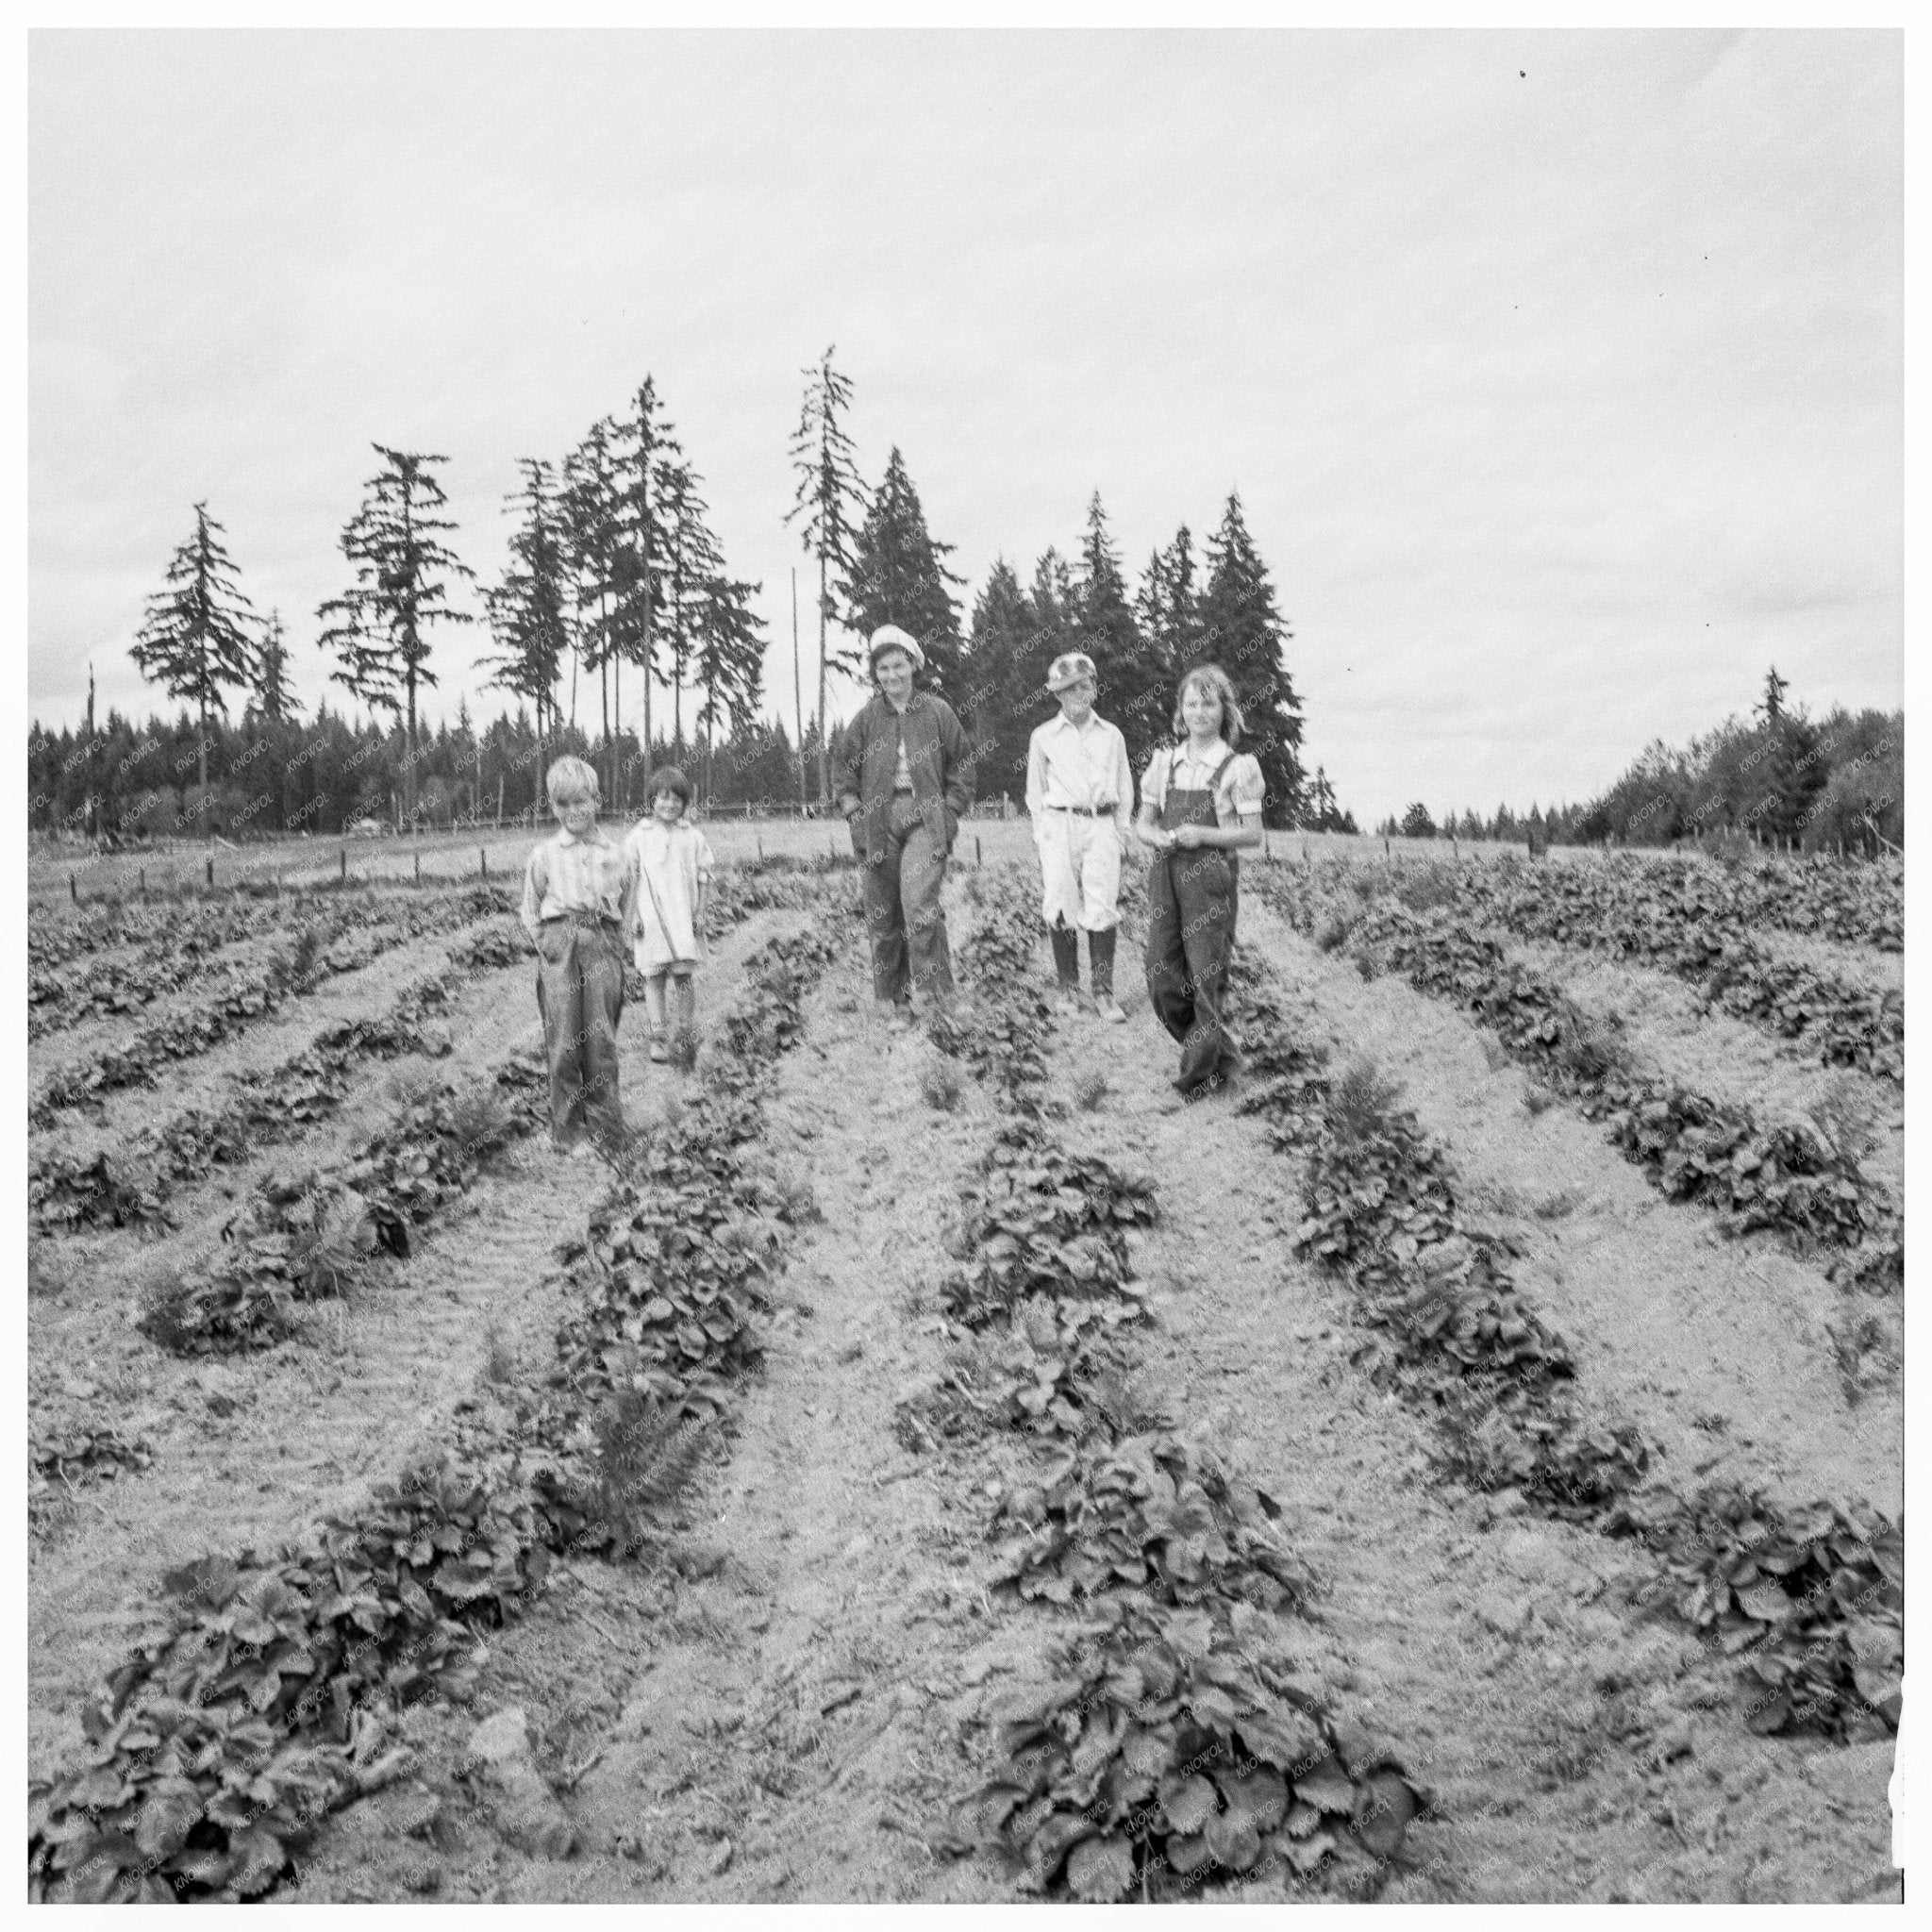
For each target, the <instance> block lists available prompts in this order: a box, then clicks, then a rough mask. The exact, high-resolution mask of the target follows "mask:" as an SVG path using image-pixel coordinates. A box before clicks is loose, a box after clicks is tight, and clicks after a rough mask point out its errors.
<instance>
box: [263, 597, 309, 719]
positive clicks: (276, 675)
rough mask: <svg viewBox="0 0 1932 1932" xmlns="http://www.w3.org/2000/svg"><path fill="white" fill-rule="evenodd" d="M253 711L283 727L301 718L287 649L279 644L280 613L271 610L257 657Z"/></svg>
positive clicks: (280, 633)
mask: <svg viewBox="0 0 1932 1932" xmlns="http://www.w3.org/2000/svg"><path fill="white" fill-rule="evenodd" d="M255 708H256V709H257V710H258V711H259V712H260V713H261V715H262V716H263V717H264V718H269V719H273V720H274V721H275V724H288V723H289V722H290V721H291V720H292V719H295V718H299V717H300V716H301V715H302V706H301V704H300V702H299V701H298V700H297V698H296V696H295V693H294V692H293V691H291V689H290V688H289V647H288V646H287V645H286V644H285V643H284V642H283V641H282V613H281V612H280V611H279V610H271V611H270V612H269V614H268V625H267V626H266V628H265V629H264V630H263V632H262V638H261V646H260V649H259V650H258V653H257V654H256V664H255Z"/></svg>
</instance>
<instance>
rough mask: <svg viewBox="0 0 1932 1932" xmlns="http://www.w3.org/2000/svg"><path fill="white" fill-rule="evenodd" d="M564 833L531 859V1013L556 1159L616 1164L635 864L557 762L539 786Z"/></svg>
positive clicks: (566, 767)
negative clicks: (545, 1076)
mask: <svg viewBox="0 0 1932 1932" xmlns="http://www.w3.org/2000/svg"><path fill="white" fill-rule="evenodd" d="M543 783H544V790H545V791H546V792H547V793H548V794H549V798H550V809H551V811H552V812H553V813H555V814H556V817H557V821H558V826H559V827H560V829H559V830H558V833H557V836H556V837H555V838H553V839H548V840H546V841H544V842H543V843H542V844H541V845H540V846H538V847H537V849H536V850H535V851H534V852H532V853H531V854H530V862H529V865H528V866H527V867H526V868H525V873H524V903H523V908H522V918H523V922H524V929H525V931H526V932H527V933H528V934H529V935H530V938H531V940H532V941H534V942H535V944H536V948H537V1010H538V1011H539V1012H540V1013H541V1015H542V1017H543V1058H544V1060H545V1062H546V1064H547V1065H548V1067H549V1071H550V1134H551V1140H552V1143H553V1144H554V1145H555V1146H556V1147H557V1149H558V1152H559V1153H569V1154H575V1155H578V1156H583V1155H588V1154H591V1153H593V1152H595V1151H596V1150H597V1149H599V1148H601V1149H602V1150H603V1151H604V1152H605V1153H606V1154H607V1155H610V1156H615V1155H616V1154H617V1153H619V1152H620V1151H621V1150H622V1149H623V1146H624V1143H625V1125H624V1108H623V1107H622V1106H621V1105H620V1104H619V1102H618V1096H617V1023H618V1021H619V1019H620V1018H621V1017H622V1015H623V1012H624V967H625V943H624V936H625V933H626V932H627V931H628V930H629V928H630V925H631V922H632V920H633V918H634V917H635V915H636V912H637V898H638V869H637V858H636V855H635V854H634V853H632V852H631V851H629V850H628V849H627V848H626V847H625V846H624V845H621V844H619V843H618V841H616V840H615V839H613V838H612V837H611V836H610V834H609V833H608V832H607V831H605V830H604V829H603V827H602V826H600V825H599V824H598V823H597V805H598V788H597V774H596V773H595V771H593V770H592V769H591V766H590V765H588V764H586V763H585V762H584V760H583V759H582V758H558V760H557V762H556V763H555V764H554V765H552V766H551V768H550V770H549V772H548V774H546V776H545V778H544V781H543Z"/></svg>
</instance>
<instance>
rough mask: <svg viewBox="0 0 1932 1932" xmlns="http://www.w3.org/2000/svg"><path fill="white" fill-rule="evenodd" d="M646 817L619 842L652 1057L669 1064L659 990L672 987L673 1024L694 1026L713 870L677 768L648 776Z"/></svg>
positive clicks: (688, 787)
mask: <svg viewBox="0 0 1932 1932" xmlns="http://www.w3.org/2000/svg"><path fill="white" fill-rule="evenodd" d="M649 792H650V799H651V812H650V816H649V817H648V818H643V819H640V820H639V821H638V823H637V824H636V825H635V826H633V827H632V829H631V833H630V837H629V838H628V839H627V840H626V841H625V843H626V844H627V845H628V846H629V847H630V849H631V850H632V851H633V852H634V853H635V854H636V856H637V864H638V893H637V913H636V927H635V931H636V946H635V952H634V957H635V958H636V960H637V968H638V971H639V972H640V973H641V974H643V976H644V1011H645V1014H646V1016H647V1017H648V1019H649V1021H650V1028H651V1058H653V1059H654V1060H668V1059H669V1058H671V1052H670V1046H669V1033H670V1027H668V1026H667V1024H666V1013H665V987H664V982H665V981H666V980H667V979H668V980H670V981H671V986H672V995H671V996H672V1001H673V1002H674V1004H675V1018H674V1019H673V1021H672V1023H671V1024H672V1025H674V1026H675V1029H676V1030H677V1031H679V1032H687V1031H689V1030H690V1029H691V1028H692V1027H693V1026H694V1025H695V1024H696V1022H697V994H696V991H695V990H694V989H693V987H692V985H691V974H692V972H693V971H694V970H695V968H696V966H697V963H698V961H699V960H700V959H702V958H706V957H707V947H706V943H705V910H706V908H707V907H708V905H709V903H710V897H711V876H712V874H713V873H714V872H715V871H716V870H717V863H718V861H717V859H716V858H714V857H713V856H712V852H711V846H710V841H708V839H707V838H706V837H705V835H704V833H703V832H701V831H700V830H699V829H698V828H697V826H696V825H694V824H691V822H690V820H689V818H688V817H687V816H686V814H687V813H688V812H689V810H690V808H691V780H690V779H689V778H687V777H686V776H685V775H684V774H683V773H682V772H680V771H679V770H678V769H677V767H676V766H675V765H665V766H663V767H662V768H661V769H659V770H658V771H656V772H654V773H652V774H651V780H650V786H649Z"/></svg>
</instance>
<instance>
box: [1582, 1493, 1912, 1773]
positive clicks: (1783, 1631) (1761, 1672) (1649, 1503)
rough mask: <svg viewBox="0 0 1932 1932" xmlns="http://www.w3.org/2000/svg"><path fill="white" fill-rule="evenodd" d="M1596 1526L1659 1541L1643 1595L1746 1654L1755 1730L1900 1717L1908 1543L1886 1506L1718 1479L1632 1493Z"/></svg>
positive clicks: (1855, 1724)
mask: <svg viewBox="0 0 1932 1932" xmlns="http://www.w3.org/2000/svg"><path fill="white" fill-rule="evenodd" d="M1607 1527H1608V1528H1609V1530H1610V1531H1611V1533H1612V1534H1616V1535H1625V1536H1633V1537H1636V1538H1638V1539H1639V1540H1640V1541H1643V1542H1644V1543H1646V1544H1647V1545H1649V1546H1650V1547H1651V1548H1652V1549H1654V1550H1656V1551H1657V1554H1658V1556H1659V1557H1660V1559H1661V1562H1662V1566H1663V1574H1662V1577H1661V1578H1660V1579H1659V1581H1658V1583H1657V1587H1656V1591H1655V1592H1654V1595H1655V1596H1657V1597H1661V1598H1663V1599H1664V1600H1665V1601H1666V1602H1667V1604H1668V1606H1669V1607H1671V1608H1672V1609H1674V1611H1675V1612H1676V1613H1677V1614H1678V1615H1679V1616H1681V1617H1682V1618H1684V1620H1685V1621H1686V1622H1688V1623H1689V1624H1691V1626H1692V1627H1693V1628H1694V1629H1696V1630H1698V1631H1700V1632H1703V1633H1705V1634H1707V1635H1708V1636H1711V1637H1714V1638H1715V1639H1716V1640H1717V1641H1719V1642H1720V1643H1721V1644H1722V1646H1723V1648H1724V1652H1725V1654H1726V1655H1727V1656H1742V1657H1744V1658H1745V1659H1746V1663H1745V1669H1746V1674H1747V1675H1746V1686H1747V1691H1748V1693H1749V1694H1748V1697H1747V1703H1746V1708H1745V1721H1746V1722H1747V1723H1748V1724H1750V1726H1751V1728H1752V1729H1753V1730H1755V1731H1766V1732H1769V1731H1780V1730H1786V1729H1792V1728H1802V1727H1806V1726H1813V1727H1816V1728H1820V1729H1824V1730H1828V1731H1832V1732H1834V1733H1836V1734H1838V1735H1840V1736H1842V1737H1847V1738H1850V1739H1852V1740H1865V1739H1874V1738H1884V1737H1886V1736H1887V1735H1889V1734H1890V1732H1892V1731H1895V1730H1896V1729H1897V1728H1898V1722H1899V1712H1900V1708H1901V1704H1902V1698H1903V1693H1902V1684H1901V1676H1902V1673H1903V1670H1904V1656H1905V1545H1904V1539H1903V1537H1902V1535H1901V1533H1900V1531H1899V1530H1898V1528H1897V1527H1896V1526H1894V1525H1893V1524H1890V1523H1888V1522H1886V1521H1885V1519H1884V1518H1882V1517H1880V1516H1878V1515H1877V1514H1876V1513H1875V1512H1874V1511H1871V1510H1864V1509H1861V1510H1857V1511H1851V1512H1847V1511H1845V1510H1841V1509H1839V1508H1836V1507H1833V1506H1832V1505H1831V1504H1828V1503H1813V1504H1810V1505H1808V1506H1807V1507H1803V1508H1799V1509H1794V1510H1790V1511H1787V1510H1785V1509H1782V1508H1780V1507H1777V1506H1776V1505H1774V1504H1773V1503H1771V1502H1769V1501H1768V1500H1767V1499H1766V1498H1765V1497H1763V1496H1761V1495H1757V1494H1755V1493H1747V1492H1746V1491H1742V1490H1740V1489H1738V1488H1736V1487H1735V1486H1728V1485H1726V1486H1720V1487H1715V1488H1710V1489H1705V1490H1700V1491H1697V1493H1696V1494H1695V1495H1693V1496H1691V1497H1690V1498H1689V1499H1686V1498H1683V1497H1680V1496H1677V1495H1675V1494H1674V1493H1672V1492H1671V1491H1651V1492H1647V1493H1645V1494H1643V1495H1641V1496H1637V1497H1633V1498H1631V1499H1629V1500H1628V1501H1626V1502H1624V1503H1622V1504H1620V1505H1619V1506H1618V1507H1617V1508H1616V1509H1615V1510H1614V1511H1613V1512H1612V1513H1611V1515H1610V1517H1609V1520H1608V1523H1607Z"/></svg>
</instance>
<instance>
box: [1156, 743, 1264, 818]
mask: <svg viewBox="0 0 1932 1932" xmlns="http://www.w3.org/2000/svg"><path fill="white" fill-rule="evenodd" d="M1227 755H1228V754H1227V746H1226V745H1225V744H1224V742H1223V741H1221V740H1220V739H1218V738H1217V739H1216V740H1215V741H1214V742H1213V743H1212V744H1211V745H1209V746H1208V756H1207V757H1206V758H1195V757H1194V756H1193V754H1192V752H1191V751H1190V750H1189V748H1188V745H1187V744H1175V745H1163V746H1162V747H1161V749H1160V750H1158V752H1156V753H1155V754H1154V756H1153V757H1152V758H1149V759H1148V760H1147V775H1146V776H1145V777H1144V778H1142V779H1141V808H1142V809H1143V810H1144V809H1149V808H1151V809H1152V810H1153V811H1154V812H1155V814H1156V815H1157V816H1158V814H1159V811H1160V808H1161V807H1162V806H1163V805H1165V804H1166V803H1167V788H1168V786H1169V785H1170V784H1172V785H1174V786H1175V787H1176V788H1177V789H1178V790H1180V791H1207V789H1208V786H1209V784H1211V783H1212V782H1213V778H1214V774H1215V771H1216V769H1217V768H1218V767H1219V765H1220V764H1221V761H1222V760H1223V759H1224V758H1226V757H1227ZM1267 795H1268V781H1267V780H1266V779H1265V778H1263V777H1262V776H1261V767H1260V764H1259V762H1258V761H1257V759H1255V758H1251V757H1250V756H1249V755H1248V754H1247V753H1246V752H1239V753H1237V754H1236V755H1235V758H1234V762H1233V763H1232V764H1230V765H1229V766H1228V768H1227V772H1226V774H1225V775H1224V777H1223V778H1222V781H1221V783H1220V785H1219V786H1218V787H1217V788H1216V791H1215V793H1214V817H1215V820H1216V822H1217V823H1218V824H1228V823H1229V822H1230V821H1231V820H1234V819H1238V818H1252V817H1253V816H1254V815H1255V814H1256V813H1257V812H1258V811H1259V810H1260V809H1261V803H1262V801H1263V799H1265V798H1266V797H1267Z"/></svg>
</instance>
